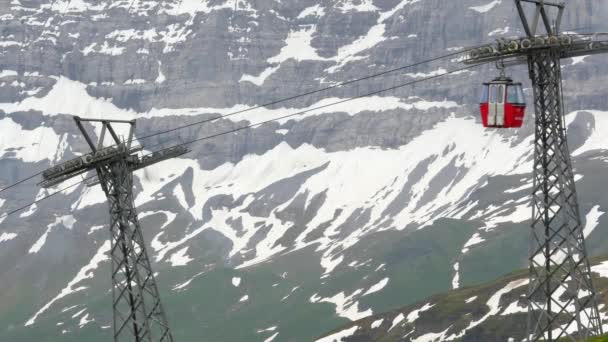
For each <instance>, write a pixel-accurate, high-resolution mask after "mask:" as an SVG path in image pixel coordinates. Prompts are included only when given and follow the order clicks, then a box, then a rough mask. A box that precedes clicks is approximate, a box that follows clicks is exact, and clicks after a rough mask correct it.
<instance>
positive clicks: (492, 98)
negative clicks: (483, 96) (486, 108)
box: [490, 85, 498, 103]
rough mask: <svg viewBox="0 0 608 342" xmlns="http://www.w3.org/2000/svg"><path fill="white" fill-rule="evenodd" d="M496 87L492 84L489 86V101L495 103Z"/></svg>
mask: <svg viewBox="0 0 608 342" xmlns="http://www.w3.org/2000/svg"><path fill="white" fill-rule="evenodd" d="M497 88H498V87H497V86H495V85H493V86H491V87H490V103H496V89H497Z"/></svg>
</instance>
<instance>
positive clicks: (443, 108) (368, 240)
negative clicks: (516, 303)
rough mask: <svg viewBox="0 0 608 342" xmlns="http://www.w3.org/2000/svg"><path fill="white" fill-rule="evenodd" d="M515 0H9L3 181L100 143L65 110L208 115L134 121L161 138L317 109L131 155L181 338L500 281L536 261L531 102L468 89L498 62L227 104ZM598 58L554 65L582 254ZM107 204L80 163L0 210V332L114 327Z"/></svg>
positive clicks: (488, 35) (374, 308) (596, 116)
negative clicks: (494, 105)
mask: <svg viewBox="0 0 608 342" xmlns="http://www.w3.org/2000/svg"><path fill="white" fill-rule="evenodd" d="M235 4H236V10H235ZM568 6H569V7H568V12H567V14H566V16H565V17H564V24H563V25H564V28H567V29H570V30H577V31H580V32H585V31H592V30H602V26H601V25H602V24H603V20H602V19H603V18H606V17H608V8H607V7H606V6H605V5H604V3H603V2H602V0H589V1H585V2H576V3H572V4H568ZM512 7H513V6H512V4H511V3H510V1H500V0H496V1H489V0H483V1H482V0H462V1H460V0H459V1H440V0H373V1H372V0H324V1H313V0H297V1H296V0H281V1H275V0H263V1H244V0H239V1H238V2H236V3H235V2H234V1H222V0H201V1H194V0H182V1H178V0H175V1H172V0H170V1H162V2H160V1H158V2H157V1H139V0H133V1H122V2H116V1H104V0H102V1H89V0H83V1H76V0H72V1H69V0H63V1H60V0H57V1H40V2H33V1H26V0H12V1H10V2H9V3H7V2H3V3H0V28H1V30H0V36H1V37H2V40H1V41H0V132H1V133H2V134H0V155H1V157H0V188H4V187H5V186H7V185H9V184H12V183H14V182H16V181H18V180H20V179H23V178H24V177H25V176H28V175H31V174H34V173H36V172H37V171H40V170H43V169H45V168H48V167H50V166H51V165H55V164H57V163H59V162H61V161H64V160H68V159H70V158H73V157H75V156H78V155H81V154H82V153H84V152H86V151H87V149H88V147H87V145H86V143H85V142H84V141H83V139H82V137H81V136H80V135H79V134H78V132H77V129H76V127H75V125H74V124H73V120H72V119H71V117H70V116H71V115H79V116H82V117H88V118H92V117H93V118H94V117H105V118H120V119H137V127H138V130H137V135H138V136H140V137H141V136H144V135H148V134H151V133H154V132H158V131H162V130H166V129H169V128H172V127H175V126H177V125H186V124H191V123H195V122H198V121H201V120H208V119H211V118H216V120H214V121H210V122H207V123H206V124H204V125H195V126H192V127H190V128H188V129H183V130H179V131H175V132H171V133H169V134H164V135H159V136H155V137H152V138H149V139H146V140H144V141H142V143H143V144H144V146H146V149H145V152H150V151H153V150H156V149H159V148H161V147H167V146H171V145H173V144H177V143H180V142H184V141H189V140H192V139H196V138H201V137H205V136H212V135H217V134H220V133H224V132H229V131H231V130H234V129H237V128H240V127H244V126H246V125H249V124H254V123H259V122H262V121H265V120H269V119H274V118H277V117H280V116H283V115H286V114H293V113H298V112H300V111H303V110H307V109H311V110H310V111H309V112H307V113H304V114H302V115H297V116H294V117H291V118H289V119H283V120H277V121H274V122H268V123H264V124H262V125H259V126H256V127H254V128H251V129H246V130H241V131H239V132H235V133H231V134H224V135H220V136H217V137H215V138H214V139H209V140H205V141H202V142H201V143H198V144H195V145H192V149H193V151H192V152H191V153H189V154H188V155H186V156H184V157H182V158H178V159H175V160H171V161H167V162H164V163H162V164H158V165H155V166H152V167H150V168H147V169H145V170H141V171H138V172H136V173H135V178H134V182H135V189H134V191H135V195H136V200H135V202H136V203H135V204H136V206H137V208H138V212H139V214H140V216H139V218H140V221H141V224H142V227H143V230H144V232H143V233H144V236H145V238H146V243H147V246H148V252H149V254H150V257H151V259H152V262H153V264H154V265H153V267H154V270H155V272H157V273H158V275H157V278H158V282H159V287H160V291H161V296H162V300H163V304H164V307H165V309H166V310H167V312H168V316H169V321H170V324H171V327H172V329H173V332H174V334H175V337H176V340H177V341H190V340H196V341H199V340H203V341H243V340H246V341H268V342H269V341H272V340H274V341H308V340H313V339H315V338H316V337H318V336H320V335H321V334H322V333H323V332H326V331H331V330H332V329H334V328H336V327H339V326H342V325H344V324H346V323H348V322H351V321H355V320H358V319H361V318H364V317H368V316H371V315H373V314H374V313H378V312H385V311H388V310H392V309H396V308H398V307H401V306H403V305H409V304H413V303H416V302H418V301H420V300H422V299H424V298H427V297H429V296H432V295H434V294H438V293H442V292H445V291H448V290H450V289H452V288H459V287H462V286H471V285H475V284H479V283H483V282H487V281H490V280H492V279H495V278H496V277H499V276H501V275H504V274H507V273H509V272H512V271H514V270H517V269H520V268H522V267H524V266H525V265H526V246H527V243H526V241H527V239H528V223H527V220H528V218H529V216H530V211H531V209H530V207H529V191H530V187H531V182H532V179H531V175H530V171H531V163H532V157H533V156H532V146H531V142H532V134H533V129H532V126H531V124H532V115H531V114H530V115H528V116H527V119H526V122H525V126H524V127H523V128H522V129H520V130H512V131H511V130H508V131H497V130H485V129H483V128H482V127H481V126H480V124H479V120H478V118H477V114H476V112H477V109H476V104H475V103H476V102H477V98H476V97H477V90H478V89H477V87H478V85H479V84H480V83H481V82H482V81H487V79H488V78H492V77H493V76H494V75H495V71H494V70H493V66H491V65H489V66H485V67H483V68H479V69H475V70H471V71H464V72H460V73H455V74H451V75H449V76H445V77H443V78H437V79H434V80H432V81H426V82H422V83H418V84H416V85H415V86H412V87H404V88H400V89H397V90H395V91H392V92H388V93H381V94H377V95H376V96H374V97H368V98H359V99H356V100H353V101H351V102H345V103H342V104H340V105H335V106H329V107H325V108H323V109H314V108H317V107H320V106H324V105H326V104H329V103H333V102H337V101H342V100H345V99H352V98H354V97H356V96H359V95H361V94H365V93H368V92H372V91H377V90H379V89H383V88H388V87H392V86H394V85H397V84H400V83H403V82H410V81H413V80H419V79H421V78H422V77H424V76H425V75H432V74H436V73H441V72H442V71H443V70H444V69H445V70H448V69H451V68H453V67H460V65H459V64H458V61H452V60H450V58H446V59H443V60H440V61H436V62H434V63H428V64H425V65H422V66H419V67H416V68H411V69H407V70H403V71H402V72H399V73H391V74H388V75H386V76H384V77H377V78H372V79H369V80H366V81H365V82H357V83H354V84H352V85H350V86H346V87H339V88H335V89H332V90H330V91H325V92H321V93H315V94H313V95H311V96H307V97H302V98H297V99H294V100H292V101H288V102H283V103H280V104H277V105H269V106H265V107H263V108H258V109H256V110H251V111H248V112H244V113H239V114H235V115H231V116H227V117H222V118H220V117H219V116H220V115H227V114H231V113H234V112H236V111H239V110H245V109H252V108H255V107H256V106H257V105H260V104H263V103H266V102H269V101H272V100H276V99H281V98H287V97H290V96H293V95H294V94H299V93H302V92H307V91H311V90H316V89H319V88H321V87H326V86H329V85H335V84H337V83H338V82H343V81H349V80H353V79H355V78H357V77H361V76H365V75H370V74H373V73H377V72H383V71H387V70H389V69H392V68H395V67H398V66H403V65H408V64H411V63H414V62H418V61H421V60H425V59H428V58H431V57H436V56H441V55H444V54H446V53H449V52H454V51H457V50H459V49H462V48H463V47H466V46H474V45H478V44H479V43H481V42H485V41H489V40H493V39H496V38H498V37H501V36H511V35H518V34H521V30H520V29H519V23H518V22H517V20H518V19H517V18H516V16H515V12H514V11H513V8H512ZM497 29H498V30H497ZM601 61H602V57H600V56H594V57H588V58H585V59H577V60H568V61H564V66H563V71H564V77H565V79H566V81H565V94H566V101H567V110H568V112H570V114H569V115H568V116H567V124H568V129H569V139H570V147H571V149H572V151H573V153H574V158H573V163H574V166H575V168H576V170H575V172H576V175H577V176H576V178H577V186H578V192H579V197H580V202H581V212H582V213H583V214H584V216H585V217H584V221H585V224H586V228H585V229H586V234H587V235H588V236H589V239H590V240H589V244H588V247H589V250H590V253H591V254H592V255H598V254H601V253H605V252H606V249H605V247H604V246H605V245H606V242H608V234H606V232H604V231H603V230H601V229H599V227H602V226H603V224H605V222H606V216H605V215H604V213H605V211H606V208H608V197H607V196H606V193H608V192H607V191H606V189H605V188H604V186H603V184H605V182H604V181H603V180H604V178H603V172H602V171H603V170H604V169H605V167H606V161H608V159H607V157H608V155H607V153H608V152H607V151H606V150H607V149H608V139H606V138H605V135H604V134H603V131H605V130H606V129H608V117H607V115H608V112H606V111H607V110H608V97H606V96H604V95H605V94H604V92H603V91H604V88H603V87H602V86H601V85H603V84H604V83H605V76H604V75H605V74H606V71H608V67H607V66H606V65H605V64H603V63H601ZM512 73H513V75H514V77H516V78H519V79H522V80H524V81H525V78H526V76H527V75H526V74H525V71H524V69H523V68H514V69H513V70H512ZM526 94H527V96H528V99H529V98H530V90H529V89H526ZM122 134H124V132H122ZM36 181H37V179H34V180H31V181H29V182H26V183H25V184H23V185H21V186H19V187H17V188H12V189H9V190H7V191H3V192H0V212H2V213H3V212H9V211H11V210H14V209H17V208H19V207H20V206H22V205H25V204H27V203H30V202H32V201H34V200H36V199H39V198H42V197H43V196H45V195H47V194H48V193H49V192H48V191H46V190H41V189H39V188H38V187H37V186H36V185H35V182H36ZM75 181H76V180H75ZM0 215H1V214H0ZM107 222H108V214H107V205H106V203H105V197H104V195H103V193H102V191H101V189H100V188H99V187H93V188H88V187H86V186H84V185H79V186H77V187H74V188H72V189H70V190H66V191H63V192H61V193H60V194H58V195H56V196H54V197H53V198H51V199H49V200H45V201H42V202H40V203H37V204H36V205H34V206H32V207H30V208H27V209H26V210H24V211H21V212H19V213H16V214H14V215H11V216H9V217H7V218H0V288H2V289H3V290H2V291H0V340H7V341H15V342H19V341H32V340H38V341H82V340H85V339H86V340H88V341H107V340H108V339H110V338H111V322H112V311H111V305H110V304H111V298H110V297H111V294H110V291H109V290H110V288H109V287H110V270H109V268H110V265H109V262H108V253H107V252H108V247H109V241H108V239H109V233H108V226H107Z"/></svg>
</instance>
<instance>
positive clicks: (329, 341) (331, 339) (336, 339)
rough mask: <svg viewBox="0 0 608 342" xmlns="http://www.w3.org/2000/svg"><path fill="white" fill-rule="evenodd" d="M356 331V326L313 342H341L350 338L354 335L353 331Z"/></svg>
mask: <svg viewBox="0 0 608 342" xmlns="http://www.w3.org/2000/svg"><path fill="white" fill-rule="evenodd" d="M357 329H359V327H358V326H354V327H351V328H348V329H344V330H341V331H338V332H337V333H335V334H331V335H329V336H325V337H323V338H321V339H318V340H316V341H315V342H341V341H343V339H345V338H347V337H349V336H352V335H353V334H354V333H355V331H357Z"/></svg>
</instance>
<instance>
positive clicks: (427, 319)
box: [317, 257, 608, 342]
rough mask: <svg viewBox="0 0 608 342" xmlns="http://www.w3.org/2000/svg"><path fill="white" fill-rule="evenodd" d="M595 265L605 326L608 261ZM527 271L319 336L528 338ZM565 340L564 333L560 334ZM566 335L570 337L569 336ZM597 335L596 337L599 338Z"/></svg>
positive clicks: (343, 341) (340, 340)
mask: <svg viewBox="0 0 608 342" xmlns="http://www.w3.org/2000/svg"><path fill="white" fill-rule="evenodd" d="M600 260H604V261H600V262H597V260H596V263H595V264H594V265H593V267H592V273H593V280H594V285H595V286H596V291H597V293H598V299H599V302H600V303H601V304H600V316H601V319H602V321H603V322H604V325H603V329H604V331H605V330H606V329H607V328H608V320H607V318H608V312H607V308H606V305H605V303H606V302H607V301H608V261H605V260H606V257H603V258H600ZM527 285H528V274H527V272H524V271H520V272H514V273H511V274H509V275H507V276H505V277H501V278H499V279H497V280H495V281H492V282H490V283H487V284H483V285H477V286H471V287H466V288H462V289H459V290H454V291H450V292H448V293H445V294H439V295H435V296H432V297H429V298H426V299H425V300H423V301H421V302H418V303H415V304H413V305H409V306H407V307H404V308H400V309H396V310H393V311H390V312H387V313H382V314H378V315H374V316H370V317H366V318H364V319H361V320H359V321H356V322H353V323H350V324H348V325H346V326H344V327H340V328H338V329H335V331H334V332H332V333H329V334H327V335H326V336H324V337H322V338H320V339H318V340H317V342H330V341H331V342H334V341H335V342H349V341H351V342H352V341H357V342H364V341H378V342H382V341H417V342H420V341H463V342H466V341H524V340H525V338H526V329H527V326H526V324H527V301H526V291H527ZM560 340H561V339H560ZM564 340H565V339H564ZM593 340H596V339H593Z"/></svg>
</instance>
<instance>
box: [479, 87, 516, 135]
mask: <svg viewBox="0 0 608 342" xmlns="http://www.w3.org/2000/svg"><path fill="white" fill-rule="evenodd" d="M479 107H480V110H481V121H482V122H483V126H484V127H497V128H514V127H521V125H522V123H523V121H524V115H525V112H526V101H525V98H524V91H523V89H522V86H521V83H514V82H513V80H511V79H510V78H507V77H499V78H497V79H495V80H493V81H492V82H489V83H484V84H483V89H482V91H481V103H480V105H479Z"/></svg>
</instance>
